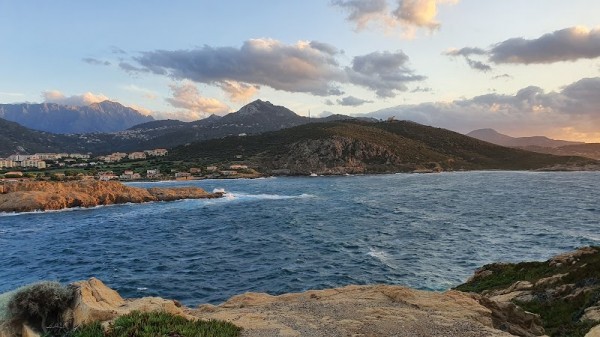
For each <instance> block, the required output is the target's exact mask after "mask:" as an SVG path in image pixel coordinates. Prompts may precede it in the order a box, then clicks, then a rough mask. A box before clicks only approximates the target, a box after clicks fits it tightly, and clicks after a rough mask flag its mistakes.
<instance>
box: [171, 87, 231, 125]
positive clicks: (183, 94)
mask: <svg viewBox="0 0 600 337" xmlns="http://www.w3.org/2000/svg"><path fill="white" fill-rule="evenodd" d="M169 87H170V88H171V91H172V92H173V97H169V98H167V99H166V101H167V102H168V103H169V104H171V105H172V106H173V107H175V108H180V109H183V111H177V112H175V113H172V115H177V116H180V117H179V118H181V119H183V120H198V119H202V118H204V117H208V116H209V115H211V114H224V113H228V112H229V106H227V105H226V104H225V103H223V102H221V101H219V100H217V99H215V98H207V97H203V96H202V95H201V94H200V91H199V90H198V88H197V87H196V85H194V83H192V82H189V81H185V82H183V83H181V84H172V85H170V86H169ZM159 115H160V113H159ZM179 118H178V119H179Z"/></svg>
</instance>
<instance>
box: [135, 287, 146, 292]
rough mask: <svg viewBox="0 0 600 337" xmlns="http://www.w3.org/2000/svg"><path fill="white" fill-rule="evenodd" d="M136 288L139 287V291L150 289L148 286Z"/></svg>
mask: <svg viewBox="0 0 600 337" xmlns="http://www.w3.org/2000/svg"><path fill="white" fill-rule="evenodd" d="M136 289H137V290H138V291H145V290H148V288H146V287H138V288H136Z"/></svg>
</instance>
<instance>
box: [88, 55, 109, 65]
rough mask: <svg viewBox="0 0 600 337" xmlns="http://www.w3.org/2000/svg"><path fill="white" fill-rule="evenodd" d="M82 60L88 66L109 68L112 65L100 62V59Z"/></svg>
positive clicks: (89, 58)
mask: <svg viewBox="0 0 600 337" xmlns="http://www.w3.org/2000/svg"><path fill="white" fill-rule="evenodd" d="M81 60H82V61H83V62H85V63H87V64H91V65H94V66H109V65H110V62H108V61H102V60H98V59H95V58H92V57H84V58H82V59H81Z"/></svg>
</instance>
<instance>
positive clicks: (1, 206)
mask: <svg viewBox="0 0 600 337" xmlns="http://www.w3.org/2000/svg"><path fill="white" fill-rule="evenodd" d="M222 196H223V193H209V192H206V191H205V190H203V189H201V188H198V187H177V188H158V187H154V188H139V187H132V186H126V185H124V184H122V183H120V182H117V181H95V180H80V181H66V182H52V181H29V180H23V181H4V182H2V183H1V184H0V212H31V211H38V210H39V211H47V210H60V209H65V208H73V207H94V206H100V205H113V204H124V203H142V202H150V201H174V200H180V199H209V198H219V197H222Z"/></svg>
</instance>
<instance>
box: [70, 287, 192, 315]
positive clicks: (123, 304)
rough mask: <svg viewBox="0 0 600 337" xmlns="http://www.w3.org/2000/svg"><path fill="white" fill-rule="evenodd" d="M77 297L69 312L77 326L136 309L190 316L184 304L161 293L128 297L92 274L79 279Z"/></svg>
mask: <svg viewBox="0 0 600 337" xmlns="http://www.w3.org/2000/svg"><path fill="white" fill-rule="evenodd" d="M73 285H74V286H75V287H76V288H77V290H76V298H75V302H74V304H73V307H72V311H71V312H70V313H67V316H70V317H69V318H70V319H69V320H70V321H71V322H72V324H73V325H74V326H79V325H82V324H86V323H91V322H94V321H101V322H106V321H110V320H112V319H114V318H117V317H119V316H122V315H125V314H128V313H130V312H132V311H142V312H152V311H164V312H168V313H170V314H174V315H179V316H184V317H189V316H188V315H187V314H185V313H184V311H183V309H182V308H181V306H180V305H179V304H178V303H177V302H175V301H172V300H165V299H162V298H159V297H144V298H140V299H135V300H125V299H123V298H122V297H121V296H120V295H119V293H117V292H116V291H114V290H112V289H110V288H108V287H107V286H106V285H105V284H104V283H102V281H100V280H98V279H96V278H91V279H89V280H87V281H80V282H75V283H73Z"/></svg>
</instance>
